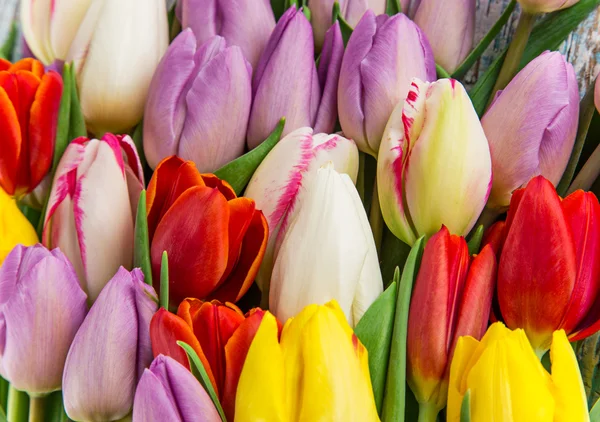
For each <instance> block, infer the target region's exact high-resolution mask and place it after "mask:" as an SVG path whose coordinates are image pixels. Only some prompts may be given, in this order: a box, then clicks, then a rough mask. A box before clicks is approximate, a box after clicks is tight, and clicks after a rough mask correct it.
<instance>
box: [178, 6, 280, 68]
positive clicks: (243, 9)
mask: <svg viewBox="0 0 600 422" xmlns="http://www.w3.org/2000/svg"><path fill="white" fill-rule="evenodd" d="M178 8H179V14H180V21H181V26H182V27H183V28H184V29H185V28H191V29H192V30H193V31H194V34H196V37H197V40H198V44H203V43H204V42H205V41H207V40H209V39H210V38H212V37H214V36H215V35H220V36H221V37H223V38H225V40H226V41H227V45H236V46H239V47H240V48H241V50H242V53H243V54H244V57H246V59H248V61H249V62H250V63H251V64H252V67H253V68H254V67H256V64H257V63H258V59H259V58H260V55H261V53H262V52H263V50H264V48H265V46H266V44H267V41H268V40H269V36H270V35H271V32H272V31H273V28H274V27H275V16H273V10H272V9H271V4H270V3H269V1H268V0H254V1H248V0H180V1H179V3H178Z"/></svg>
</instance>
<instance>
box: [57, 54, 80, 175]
mask: <svg viewBox="0 0 600 422" xmlns="http://www.w3.org/2000/svg"><path fill="white" fill-rule="evenodd" d="M72 72H73V65H72V64H71V63H65V65H64V67H63V74H62V78H63V92H62V96H61V98H60V108H59V109H58V127H57V128H56V140H55V144H54V157H53V159H52V174H54V172H55V171H56V168H57V167H58V162H59V161H60V159H61V158H62V156H63V154H64V152H65V149H67V145H69V141H71V139H69V131H70V126H71V98H72V97H71V90H73V89H75V87H74V86H73V79H72V78H71V73H72Z"/></svg>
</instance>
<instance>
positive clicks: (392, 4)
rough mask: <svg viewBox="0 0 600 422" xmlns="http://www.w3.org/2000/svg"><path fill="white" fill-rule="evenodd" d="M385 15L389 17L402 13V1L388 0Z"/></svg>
mask: <svg viewBox="0 0 600 422" xmlns="http://www.w3.org/2000/svg"><path fill="white" fill-rule="evenodd" d="M385 13H386V15H388V16H394V15H396V14H398V13H402V5H401V4H400V0H387V4H386V6H385Z"/></svg>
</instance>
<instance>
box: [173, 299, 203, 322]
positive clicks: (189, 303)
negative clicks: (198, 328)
mask: <svg viewBox="0 0 600 422" xmlns="http://www.w3.org/2000/svg"><path fill="white" fill-rule="evenodd" d="M202 304H204V302H203V301H201V300H200V299H194V298H192V297H188V298H186V299H185V300H183V301H182V302H181V303H180V304H179V307H178V308H177V315H179V317H181V318H182V319H183V320H184V321H185V322H186V323H187V325H189V326H190V327H192V330H193V329H194V316H195V315H196V313H198V311H199V310H200V308H201V307H202Z"/></svg>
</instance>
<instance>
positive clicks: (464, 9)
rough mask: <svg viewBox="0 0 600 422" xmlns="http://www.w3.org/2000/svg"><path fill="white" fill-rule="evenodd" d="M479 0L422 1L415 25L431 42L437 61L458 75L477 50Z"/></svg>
mask: <svg viewBox="0 0 600 422" xmlns="http://www.w3.org/2000/svg"><path fill="white" fill-rule="evenodd" d="M475 6H476V0H421V4H420V6H419V9H418V10H417V13H416V15H415V19H414V20H415V23H416V24H417V25H419V27H420V28H421V29H422V30H423V32H424V33H425V35H426V36H427V39H428V40H429V42H430V43H431V48H432V50H433V55H434V57H435V61H436V62H437V63H438V64H439V65H440V66H442V67H443V68H444V69H445V70H447V71H448V72H454V71H455V70H456V69H457V68H458V65H460V64H461V63H462V61H463V60H464V59H465V58H466V57H467V56H468V55H469V53H470V52H471V49H472V48H473V41H474V40H473V37H474V35H475Z"/></svg>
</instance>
